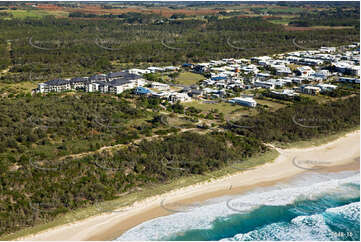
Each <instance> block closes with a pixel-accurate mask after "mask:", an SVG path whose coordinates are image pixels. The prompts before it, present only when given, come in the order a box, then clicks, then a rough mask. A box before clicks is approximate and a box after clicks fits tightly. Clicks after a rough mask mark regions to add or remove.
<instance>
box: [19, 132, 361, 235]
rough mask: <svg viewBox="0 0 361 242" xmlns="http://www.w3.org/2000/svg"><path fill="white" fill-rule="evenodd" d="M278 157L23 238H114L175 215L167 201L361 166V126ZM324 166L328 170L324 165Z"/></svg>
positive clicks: (198, 198)
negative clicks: (330, 139) (309, 172)
mask: <svg viewBox="0 0 361 242" xmlns="http://www.w3.org/2000/svg"><path fill="white" fill-rule="evenodd" d="M277 151H278V152H279V153H280V155H279V156H278V157H277V158H276V159H275V160H274V162H270V163H266V164H264V165H261V166H258V167H256V168H255V169H252V170H247V171H243V172H238V173H235V174H232V175H229V176H225V177H222V178H220V179H217V180H212V181H210V182H205V183H201V184H196V185H192V186H188V187H184V188H181V189H177V190H174V191H171V192H168V193H166V194H162V195H159V196H154V197H150V198H147V199H145V200H143V201H138V202H136V203H135V204H133V205H132V206H131V207H129V209H126V211H124V212H113V213H105V214H101V215H97V216H93V217H90V218H87V219H84V220H81V221H78V222H75V223H72V224H66V225H61V226H58V227H55V228H52V229H49V230H47V231H43V232H40V233H38V234H35V235H31V236H27V237H23V238H19V239H18V240H112V239H115V238H116V237H118V236H119V235H120V234H121V233H123V232H124V231H126V230H128V229H130V228H132V227H134V226H136V225H138V224H140V223H142V222H144V221H147V220H149V219H152V218H156V217H159V216H164V215H167V214H170V213H171V211H167V210H166V209H164V208H162V207H161V203H164V201H167V203H172V202H173V203H175V202H182V203H192V202H198V201H204V200H207V199H210V198H214V197H218V196H222V195H228V194H238V193H241V192H244V191H246V190H248V189H252V188H255V187H258V186H267V185H272V184H274V183H276V182H279V181H282V180H287V179H290V178H292V177H293V176H295V175H297V174H300V173H302V172H307V171H316V170H317V171H320V172H322V171H323V170H327V171H330V170H334V171H338V170H347V169H353V170H359V168H360V163H359V158H360V131H359V130H358V131H354V132H352V133H348V134H347V135H345V136H343V137H341V138H339V139H337V140H335V141H332V142H329V143H327V144H324V145H320V146H315V147H310V148H292V149H278V148H277ZM321 168H322V169H321Z"/></svg>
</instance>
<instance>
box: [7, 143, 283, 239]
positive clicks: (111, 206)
mask: <svg viewBox="0 0 361 242" xmlns="http://www.w3.org/2000/svg"><path fill="white" fill-rule="evenodd" d="M277 156H278V152H277V151H275V150H270V151H268V152H266V153H264V154H260V155H257V156H253V157H251V158H249V159H247V160H245V161H243V162H242V163H239V164H237V167H236V168H234V166H233V167H231V166H229V167H225V168H223V169H220V170H218V171H215V172H212V173H208V174H204V175H194V176H188V177H184V178H180V179H177V180H175V181H173V182H170V183H167V184H161V185H157V186H154V185H149V186H148V187H144V188H142V189H140V190H138V191H135V192H131V193H129V194H123V195H122V196H120V197H119V198H118V199H115V200H112V201H106V202H102V203H99V204H97V205H94V206H91V207H88V208H83V209H78V210H76V211H73V212H69V213H67V214H65V215H62V216H59V217H57V218H56V219H55V220H53V221H51V222H49V223H46V224H40V225H36V226H34V227H31V228H28V229H23V230H20V231H17V232H15V233H13V234H9V235H5V236H1V237H0V240H14V239H16V238H19V237H23V236H28V235H30V234H34V233H38V232H41V231H44V230H47V229H50V228H54V227H56V226H60V225H63V224H68V223H73V222H76V221H79V220H82V219H85V218H88V217H91V216H94V215H100V214H102V213H103V212H104V211H109V210H120V209H121V208H122V207H126V206H129V205H131V204H133V203H134V202H139V201H141V200H144V199H146V198H148V197H151V196H156V195H160V194H163V193H166V192H169V191H171V190H175V189H179V188H182V187H186V186H190V185H194V184H197V183H202V182H207V181H210V180H211V179H214V178H220V177H222V176H225V175H227V174H232V173H238V172H240V169H242V168H250V167H256V166H259V165H262V164H264V163H266V162H273V161H274V160H275V159H276V158H277Z"/></svg>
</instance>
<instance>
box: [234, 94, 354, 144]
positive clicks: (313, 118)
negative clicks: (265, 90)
mask: <svg viewBox="0 0 361 242" xmlns="http://www.w3.org/2000/svg"><path fill="white" fill-rule="evenodd" d="M235 124H236V125H239V126H247V127H251V128H248V129H246V128H238V127H236V126H232V125H228V126H227V127H228V128H229V129H230V130H232V131H233V132H236V133H238V134H240V135H244V136H247V137H254V138H257V139H260V140H262V141H264V142H281V143H290V142H298V141H303V140H310V139H311V138H320V137H325V136H328V135H333V134H335V133H337V132H340V131H343V130H348V129H351V128H354V127H356V126H358V125H359V124H360V96H359V95H355V96H351V97H348V98H345V99H337V100H335V101H330V102H326V103H321V104H319V103H317V102H315V101H311V100H307V99H306V100H305V102H300V103H295V104H294V105H289V106H287V107H284V108H281V109H278V110H277V113H276V114H275V113H274V112H271V111H267V110H262V112H260V113H259V114H257V115H256V116H251V117H248V118H244V119H241V120H239V121H238V122H235Z"/></svg>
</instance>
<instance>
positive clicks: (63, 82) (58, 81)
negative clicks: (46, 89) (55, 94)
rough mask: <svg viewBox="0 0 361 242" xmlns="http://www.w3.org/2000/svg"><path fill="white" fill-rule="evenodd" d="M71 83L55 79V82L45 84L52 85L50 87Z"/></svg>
mask: <svg viewBox="0 0 361 242" xmlns="http://www.w3.org/2000/svg"><path fill="white" fill-rule="evenodd" d="M69 83H70V81H69V80H64V79H54V80H50V81H47V82H45V84H47V85H50V86H58V85H66V84H69Z"/></svg>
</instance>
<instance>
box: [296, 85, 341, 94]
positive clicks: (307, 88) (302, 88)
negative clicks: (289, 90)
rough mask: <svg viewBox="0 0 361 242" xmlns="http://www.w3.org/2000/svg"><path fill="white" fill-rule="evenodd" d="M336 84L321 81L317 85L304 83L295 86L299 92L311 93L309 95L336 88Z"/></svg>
mask: <svg viewBox="0 0 361 242" xmlns="http://www.w3.org/2000/svg"><path fill="white" fill-rule="evenodd" d="M336 89H337V86H336V85H331V84H326V83H320V84H317V85H315V86H313V85H302V86H300V87H297V88H295V89H294V90H296V91H297V92H300V93H304V94H309V95H317V94H319V93H320V92H328V91H333V90H336Z"/></svg>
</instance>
